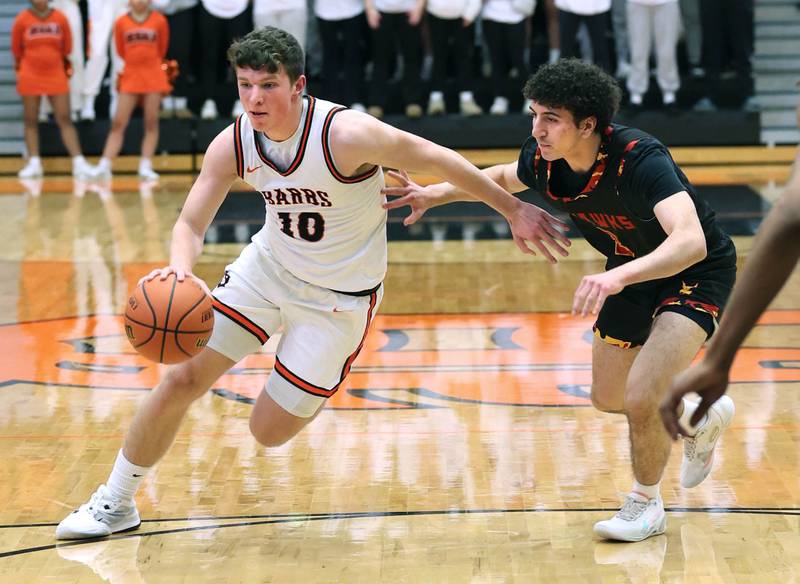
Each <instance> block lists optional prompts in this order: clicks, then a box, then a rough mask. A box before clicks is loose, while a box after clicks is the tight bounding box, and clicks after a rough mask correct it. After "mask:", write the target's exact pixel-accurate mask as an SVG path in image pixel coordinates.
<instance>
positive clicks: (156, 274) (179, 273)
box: [137, 266, 211, 295]
mask: <svg viewBox="0 0 800 584" xmlns="http://www.w3.org/2000/svg"><path fill="white" fill-rule="evenodd" d="M170 274H175V278H177V280H178V282H183V281H184V280H185V279H186V277H187V276H188V277H190V278H192V279H193V280H194V281H195V282H197V283H198V285H199V286H200V288H202V289H203V291H204V292H205V293H206V294H209V295H210V294H211V290H209V289H208V286H207V285H206V283H205V282H204V281H203V280H201V279H200V278H198V277H197V276H195V275H194V274H193V273H192V272H190V271H189V270H185V269H183V268H175V267H173V266H165V267H163V268H156V269H155V270H153V271H152V272H150V273H149V274H147V275H146V276H144V277H143V278H141V279H140V280H139V282H138V284H137V285H141V284H142V282H148V281H150V280H153V279H155V278H160V279H161V280H166V279H167V278H168V277H169V275H170Z"/></svg>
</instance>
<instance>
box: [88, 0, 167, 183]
mask: <svg viewBox="0 0 800 584" xmlns="http://www.w3.org/2000/svg"><path fill="white" fill-rule="evenodd" d="M129 5H130V12H128V13H127V14H124V15H123V16H121V17H120V18H119V19H117V22H116V23H115V24H114V41H115V43H116V47H117V53H118V54H119V55H120V57H122V60H123V63H124V65H123V69H122V72H121V73H120V76H119V97H118V103H117V111H116V113H115V114H114V119H113V121H112V123H111V131H110V132H109V134H108V137H107V138H106V144H105V146H104V147H103V157H102V158H101V159H100V163H99V164H98V165H97V166H96V167H94V169H92V176H93V177H95V178H110V177H111V162H112V160H113V159H114V158H115V157H116V156H117V154H119V151H120V150H121V149H122V139H123V138H124V136H125V128H126V127H127V126H128V122H129V121H130V119H131V114H133V110H134V109H135V108H136V106H137V105H138V104H139V103H141V104H142V107H143V109H144V136H143V137H142V158H141V160H140V161H139V177H141V178H143V179H147V180H155V179H157V178H158V174H156V173H155V171H154V170H153V165H152V158H153V154H154V153H155V151H156V146H157V145H158V109H159V106H160V105H161V96H162V94H164V93H169V92H170V91H171V90H172V87H171V86H170V83H169V80H168V79H167V72H166V69H165V68H164V67H163V66H162V65H163V62H164V58H165V57H166V55H167V46H168V45H169V25H168V24H167V19H166V18H165V17H164V15H163V14H161V13H160V12H157V11H155V10H153V9H152V7H151V5H150V0H130V1H129Z"/></svg>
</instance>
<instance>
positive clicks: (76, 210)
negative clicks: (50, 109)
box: [0, 178, 800, 584]
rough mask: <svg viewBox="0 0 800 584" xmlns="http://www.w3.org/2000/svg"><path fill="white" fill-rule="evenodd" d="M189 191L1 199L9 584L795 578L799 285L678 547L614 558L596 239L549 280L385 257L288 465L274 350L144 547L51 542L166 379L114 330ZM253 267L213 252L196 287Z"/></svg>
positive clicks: (250, 367)
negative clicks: (358, 348) (350, 340)
mask: <svg viewBox="0 0 800 584" xmlns="http://www.w3.org/2000/svg"><path fill="white" fill-rule="evenodd" d="M186 186H187V181H186V180H185V179H180V178H165V179H163V180H162V181H161V184H160V185H159V186H153V185H144V186H143V187H142V188H140V187H139V186H138V184H137V183H136V182H135V181H133V180H131V179H125V178H122V179H119V180H117V179H115V182H114V184H113V188H94V187H89V188H84V186H83V185H77V187H75V185H73V184H72V182H71V180H69V179H64V178H61V179H47V180H46V181H45V182H44V184H43V185H27V187H23V186H22V185H20V184H19V183H17V182H16V181H14V180H11V179H8V180H4V181H3V182H2V191H3V194H0V226H1V227H2V231H1V233H2V236H3V245H2V246H0V299H2V303H0V346H1V347H2V351H0V452H1V453H2V456H0V461H2V464H0V582H15V583H16V582H22V583H28V582H37V583H38V582H58V583H84V582H111V583H115V584H116V583H126V584H128V583H142V582H147V583H161V582H163V583H173V582H191V583H193V584H194V583H199V582H248V583H249V582H269V583H278V582H291V583H296V582H297V583H306V582H309V583H339V582H343V583H351V582H352V583H372V582H393V583H394V582H411V583H428V582H431V583H437V582H448V583H462V582H469V583H495V582H497V583H501V582H502V583H509V582H520V583H521V582H526V583H527V582H548V583H556V582H558V583H560V582H570V583H572V582H575V583H578V582H601V583H607V582H608V583H611V582H637V583H639V582H641V583H655V582H665V583H666V582H669V583H672V582H713V583H730V582H753V583H756V582H758V583H765V582H769V583H772V582H774V583H788V582H798V581H800V294H799V293H798V290H799V289H800V288H799V286H798V284H800V273H795V274H794V275H793V277H792V279H791V281H790V282H789V284H788V285H787V286H786V288H785V290H784V292H783V293H782V294H781V296H780V297H779V298H778V299H777V301H776V302H775V304H774V305H773V306H772V308H771V310H770V311H769V312H768V313H767V314H766V315H765V317H764V319H763V320H762V322H761V323H760V325H759V326H758V327H757V328H756V329H755V331H754V332H753V333H752V334H751V335H750V337H749V338H748V340H747V342H746V346H745V348H744V350H743V351H742V352H741V353H740V356H739V358H738V360H737V362H736V366H735V369H734V376H733V385H732V388H731V395H732V397H733V398H734V399H735V401H736V404H737V413H736V417H735V418H734V422H733V425H732V427H731V428H730V429H729V430H728V431H727V432H726V434H725V436H724V438H723V440H722V443H721V447H720V449H719V451H718V456H717V460H716V468H715V471H714V473H713V474H712V475H711V477H710V478H709V479H708V480H706V481H705V482H704V483H703V484H702V485H700V486H699V487H697V488H695V489H692V490H685V489H682V488H681V487H680V485H679V482H678V471H679V464H680V445H677V446H676V447H675V449H674V451H673V456H672V458H671V460H670V464H669V467H668V468H667V471H666V475H665V478H664V481H663V495H664V499H665V504H666V506H667V507H668V528H667V533H666V534H665V535H663V536H659V537H656V538H652V539H650V540H647V541H645V542H642V543H638V544H612V543H606V542H602V541H598V540H597V539H596V538H595V537H594V536H593V534H592V525H593V524H594V522H595V521H598V520H599V519H603V518H606V517H609V516H610V515H611V514H613V513H614V512H615V511H616V510H617V509H618V507H619V504H620V502H621V500H622V497H623V496H624V494H625V493H626V492H627V491H628V490H629V488H630V485H631V473H630V469H629V463H628V460H629V456H628V442H627V429H626V425H625V422H624V420H623V419H622V418H621V417H619V416H613V415H609V414H602V413H599V412H596V411H594V410H593V409H592V408H591V407H590V402H589V398H588V393H587V391H588V388H589V385H590V381H591V380H590V339H591V334H590V331H591V320H590V319H581V318H573V317H571V316H569V315H568V314H567V311H568V308H569V306H570V304H571V298H572V293H573V290H574V288H575V286H576V285H577V283H578V281H579V279H580V276H581V275H582V274H584V273H587V272H589V271H592V270H594V271H598V270H600V269H602V263H601V262H600V261H599V259H598V256H597V255H596V254H594V253H593V252H592V251H591V250H588V249H587V248H586V247H585V246H584V245H582V244H581V242H576V244H575V246H574V250H573V254H572V256H571V257H570V258H569V259H568V260H567V261H564V262H562V263H561V264H559V265H558V266H555V267H552V266H549V265H548V264H546V263H544V262H542V261H540V260H538V259H535V258H533V259H532V258H529V257H525V256H523V255H522V254H520V253H518V252H517V251H516V250H515V248H514V246H513V244H512V243H511V242H509V241H506V240H501V241H469V240H467V241H438V242H435V243H432V242H394V243H392V244H391V246H390V269H389V275H388V278H387V281H386V296H385V299H384V302H383V305H382V307H381V311H380V316H379V317H378V318H377V320H376V321H375V323H374V325H373V329H372V332H371V334H370V336H369V337H368V341H367V346H366V347H365V349H364V351H363V352H362V355H361V356H360V357H359V359H358V361H357V362H356V365H355V367H354V368H353V371H352V373H351V375H350V377H349V382H348V384H347V385H346V387H344V388H343V389H341V390H340V391H339V392H338V393H337V394H336V395H335V397H334V398H333V399H331V400H330V404H329V406H328V407H327V408H326V410H325V411H323V412H322V413H321V414H320V416H319V417H318V418H317V420H315V421H314V423H313V424H311V425H310V426H309V427H308V428H307V429H306V430H304V431H303V432H302V433H301V434H299V435H298V436H297V437H296V438H295V439H293V440H292V441H290V442H289V443H288V444H286V445H284V446H283V447H280V448H277V449H271V450H267V449H264V448H262V447H260V446H258V445H257V444H256V443H255V441H254V440H253V439H252V438H251V437H250V435H249V432H248V428H247V418H248V413H249V409H250V407H251V406H250V402H251V400H252V398H253V397H254V396H255V395H257V392H258V391H259V390H260V388H261V387H262V385H263V383H264V381H265V379H266V376H267V374H268V373H269V371H270V369H271V364H272V361H273V353H272V351H273V346H274V345H273V343H274V341H275V340H276V338H273V339H272V340H271V341H270V343H269V344H268V345H267V346H266V347H265V348H264V350H263V352H262V353H260V354H257V355H253V356H250V357H248V358H246V359H245V360H244V361H242V362H241V363H240V364H239V365H238V366H237V367H236V368H235V369H234V370H232V371H231V372H230V374H229V375H226V376H225V377H223V378H222V379H221V380H220V381H219V383H218V384H217V385H216V386H215V388H214V389H213V391H212V392H210V393H209V394H208V395H207V396H206V397H204V398H202V399H201V400H199V401H198V402H197V403H196V404H195V406H194V407H193V408H192V409H191V410H190V413H189V415H188V417H187V419H186V421H185V423H184V426H183V427H182V429H181V430H180V432H179V435H178V438H177V441H176V442H175V444H174V446H173V447H172V449H171V450H170V451H169V453H168V454H167V456H166V457H165V458H164V460H163V461H162V462H161V463H160V464H159V465H158V466H157V467H156V468H155V469H154V471H153V472H152V473H151V474H150V475H149V476H148V478H147V479H146V481H145V483H144V485H143V488H142V489H141V490H140V492H139V494H138V496H137V502H138V505H139V510H140V512H141V514H142V518H143V523H142V526H141V528H140V529H139V530H138V531H135V532H132V533H129V534H123V535H118V536H115V537H112V538H110V539H108V540H105V541H96V542H77V543H60V544H57V543H56V541H55V540H54V528H55V525H56V524H57V522H58V521H59V520H60V519H62V518H63V517H64V515H66V514H67V513H68V512H69V511H71V510H72V509H73V508H74V507H76V506H77V505H79V504H81V503H83V502H84V501H85V500H86V499H87V498H88V496H89V494H90V493H91V492H92V491H93V489H94V488H95V486H96V485H97V484H98V483H99V482H102V481H104V480H105V478H106V477H107V475H108V472H109V470H110V468H111V464H112V463H113V460H114V456H115V453H116V451H117V450H118V448H119V447H120V444H121V440H122V437H123V433H124V430H125V429H126V428H127V426H128V425H129V423H130V421H131V417H132V416H133V413H134V411H135V408H136V406H137V404H138V403H139V402H140V400H141V399H142V398H143V396H144V395H145V392H147V391H148V390H149V388H150V387H151V386H152V385H153V384H154V383H155V381H156V379H157V378H158V376H159V374H160V373H161V372H162V369H161V367H159V366H155V365H153V364H151V363H149V362H146V361H144V360H143V359H141V358H140V357H138V356H137V355H135V354H134V353H133V352H132V350H131V349H130V347H129V346H128V345H127V342H126V340H125V339H124V335H123V332H122V328H121V325H120V316H119V315H120V313H121V311H122V307H123V305H124V302H125V300H126V299H127V296H128V294H129V292H130V290H131V289H132V287H133V286H134V285H135V282H136V281H137V280H138V278H139V277H140V276H141V275H143V274H145V273H146V272H148V271H149V270H151V269H152V268H154V267H158V266H161V265H163V264H164V263H165V259H166V257H167V255H166V254H167V244H168V238H169V230H170V228H171V226H172V224H173V222H174V220H175V218H176V216H177V213H178V211H179V209H180V206H181V203H182V200H183V197H184V196H185V192H186ZM750 244H751V242H750V239H749V238H738V239H737V245H738V247H739V251H740V254H741V255H742V256H744V255H746V252H747V249H748V248H749V246H750ZM239 249H240V246H239V245H236V244H217V245H209V246H207V248H206V252H205V254H204V255H203V257H202V259H201V263H200V264H199V266H198V269H197V272H198V274H199V275H200V276H202V277H203V278H204V279H206V281H207V282H209V283H210V284H213V283H214V282H216V281H217V279H218V278H219V277H220V275H221V273H222V269H223V267H224V266H225V264H226V263H227V262H228V261H230V260H231V259H232V258H233V257H235V255H236V253H237V252H238V250H239Z"/></svg>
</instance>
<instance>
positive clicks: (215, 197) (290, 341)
mask: <svg viewBox="0 0 800 584" xmlns="http://www.w3.org/2000/svg"><path fill="white" fill-rule="evenodd" d="M228 58H229V60H230V62H231V65H232V66H233V67H234V69H235V71H236V78H237V83H238V86H239V96H240V99H241V101H242V104H243V105H244V107H245V110H246V113H245V114H244V115H242V116H240V117H239V118H238V119H237V120H236V122H235V123H234V124H233V125H232V126H229V127H228V128H227V129H225V130H223V131H222V132H221V133H220V134H219V135H218V136H217V137H216V138H215V139H214V140H213V142H212V143H211V145H210V146H209V147H208V150H207V151H206V155H205V158H204V160H203V166H202V169H201V171H200V176H199V177H198V179H197V181H196V182H195V183H194V185H193V186H192V188H191V190H190V192H189V195H188V197H187V199H186V203H185V205H184V207H183V210H182V211H181V214H180V217H179V218H178V220H177V222H176V224H175V227H174V229H173V233H172V246H171V252H170V263H169V266H167V267H165V268H162V269H160V270H155V271H154V272H152V273H151V274H150V275H149V276H148V278H154V277H161V278H165V277H166V276H167V275H168V274H170V273H175V274H176V275H177V277H178V279H179V280H183V279H184V278H187V277H191V278H194V277H195V276H193V275H192V266H193V265H194V263H195V261H196V260H197V258H198V256H199V255H200V253H201V251H202V248H203V238H204V234H205V232H206V230H207V229H208V227H209V225H210V224H211V221H212V219H213V218H214V215H215V214H216V212H217V210H218V209H219V207H220V205H221V204H222V202H223V200H224V199H225V196H226V195H227V193H228V190H229V188H230V187H231V185H232V184H233V182H234V181H235V180H236V178H237V177H240V178H242V179H244V180H245V181H246V182H248V183H249V184H251V185H252V186H253V187H254V188H255V189H256V190H257V191H258V192H260V193H261V196H262V197H263V198H264V201H265V203H266V225H265V226H264V228H263V229H262V230H261V231H260V232H258V233H257V234H256V235H255V236H253V239H252V243H251V244H250V245H248V246H247V247H246V248H245V249H244V250H243V251H242V253H241V255H240V256H239V257H238V258H237V259H236V260H235V261H234V262H233V263H232V264H230V265H229V266H228V267H227V269H226V270H225V274H224V276H223V278H222V281H221V282H220V283H219V285H218V286H217V287H216V289H215V290H214V292H213V296H214V307H215V309H216V311H217V314H216V318H215V320H214V333H213V335H212V338H211V340H210V341H209V343H208V345H207V347H206V348H205V349H204V350H203V351H202V352H200V353H199V354H198V355H197V356H195V357H193V358H192V359H190V360H188V361H186V362H184V363H181V364H179V365H176V366H174V367H172V368H170V369H169V370H168V371H167V373H166V375H165V376H164V378H163V379H162V380H161V382H160V383H159V384H158V386H157V387H156V388H155V389H154V390H153V391H152V392H151V393H150V394H148V396H147V398H145V400H144V403H143V404H142V405H141V406H140V408H139V411H138V412H137V414H136V416H135V417H134V420H133V422H132V425H131V428H130V429H129V431H128V433H127V436H126V438H125V443H124V446H123V448H122V449H121V450H120V451H119V454H118V455H117V460H116V463H115V464H114V468H113V470H112V472H111V475H110V477H109V478H108V481H107V482H106V484H104V485H101V486H100V487H99V488H98V490H97V491H96V492H95V493H94V494H93V495H92V497H91V499H90V500H89V502H88V503H86V504H84V505H82V506H81V507H80V508H79V509H78V510H76V511H75V512H73V513H72V514H70V515H69V516H68V517H67V518H66V519H64V520H63V521H62V522H61V523H60V524H59V526H58V528H57V529H56V537H57V538H59V539H81V538H90V537H100V536H105V535H109V534H111V533H116V532H120V531H124V530H128V529H135V528H136V527H138V526H139V523H140V520H139V514H138V512H137V510H136V506H135V504H134V501H133V495H134V493H135V492H136V489H137V488H138V486H139V483H140V482H141V480H142V478H143V477H144V476H145V475H146V474H147V472H148V470H149V468H150V467H151V466H153V465H154V464H155V463H156V462H157V461H158V460H159V459H160V458H161V457H162V456H163V455H164V453H165V452H166V451H167V449H168V448H169V446H170V444H171V443H172V441H173V440H174V438H175V433H176V432H177V430H178V426H179V425H180V423H181V420H182V419H183V417H184V415H185V414H186V411H187V410H188V408H189V406H190V405H191V403H192V402H193V401H194V400H196V399H198V398H199V397H201V396H202V395H203V394H205V393H206V391H208V389H209V388H210V387H211V385H212V384H213V383H214V382H215V381H216V380H217V379H218V378H219V377H220V376H222V375H223V374H224V373H225V372H226V371H228V369H230V368H231V367H233V366H234V365H235V364H236V362H237V361H239V360H240V359H242V358H243V357H245V356H246V355H248V354H250V353H253V352H255V351H257V350H258V349H259V348H260V347H261V345H262V344H264V343H265V342H266V341H267V339H268V338H269V337H270V336H271V335H273V334H274V333H275V332H276V330H277V329H278V327H279V326H280V325H281V324H282V325H283V334H282V336H281V341H280V343H279V344H278V348H277V351H276V359H275V366H274V369H273V371H272V373H271V374H270V376H269V379H268V381H267V383H266V386H265V388H264V391H262V392H260V395H259V397H258V399H257V400H256V403H255V406H254V407H253V411H252V414H251V417H250V431H251V432H252V434H253V436H254V437H255V438H256V440H258V442H260V443H261V444H263V445H265V446H278V445H281V444H283V443H284V442H286V441H287V440H289V439H290V438H292V437H293V436H294V435H295V434H297V433H298V432H299V431H300V430H301V429H302V428H303V427H304V426H305V425H306V424H308V423H309V422H310V421H311V420H312V419H313V418H314V416H315V415H316V414H317V413H318V412H319V411H320V409H321V407H322V406H323V405H324V403H325V400H326V399H327V398H328V397H330V396H331V395H333V394H334V393H335V392H336V390H337V389H338V388H339V387H340V385H341V383H342V381H343V380H344V379H345V377H346V375H347V373H348V372H349V370H350V367H351V365H352V363H353V360H354V359H355V357H356V356H357V355H358V352H359V350H360V349H361V347H362V345H363V342H364V338H365V336H366V334H367V330H368V328H369V325H370V322H371V321H372V319H373V317H374V316H375V312H376V311H377V309H378V305H379V304H380V301H381V297H382V295H383V288H382V281H383V278H384V274H385V271H386V255H387V247H386V210H385V209H384V208H383V205H384V204H385V202H386V201H385V197H384V195H383V194H382V192H381V189H382V188H383V187H384V181H383V172H382V169H381V166H388V167H394V168H404V169H409V170H412V171H417V172H424V173H428V174H434V175H437V176H441V177H442V178H444V179H445V180H447V181H449V182H451V183H454V184H456V185H458V186H459V187H460V188H461V189H463V190H465V191H468V192H470V193H472V194H473V195H474V196H475V197H476V198H478V199H480V200H482V201H484V202H486V203H487V204H489V205H491V206H492V207H493V208H495V209H497V210H498V211H499V212H501V213H502V214H503V215H504V216H505V217H506V218H507V219H508V221H509V223H510V225H511V230H512V233H513V235H514V239H515V242H516V243H517V245H518V246H519V247H520V249H522V250H523V251H525V252H526V253H533V251H532V250H531V249H530V248H528V247H527V245H526V241H528V242H531V243H532V244H533V245H534V246H535V247H537V248H538V249H539V251H540V252H541V253H543V254H544V255H545V256H546V257H548V258H549V259H551V261H555V259H554V258H553V256H552V254H551V253H550V251H549V249H548V246H549V247H550V248H551V249H553V250H554V251H556V252H558V253H561V254H562V255H566V253H567V252H566V249H565V248H564V247H563V246H566V245H568V244H569V240H568V239H567V238H566V237H565V236H564V235H563V234H562V230H563V229H564V227H565V226H564V224H563V223H561V222H560V221H559V220H557V219H555V218H553V217H551V216H550V215H548V214H547V213H545V212H544V211H542V210H540V209H538V208H537V207H534V206H532V205H528V204H526V203H523V202H521V201H519V200H518V199H516V198H515V197H513V196H512V195H510V194H508V193H507V192H506V191H505V190H503V188H502V187H501V186H500V185H498V184H496V183H495V182H494V181H492V180H491V179H489V178H487V177H485V176H484V175H483V174H482V173H481V172H479V171H478V169H476V168H475V167H474V166H472V165H471V164H469V163H468V162H467V161H466V160H465V159H464V158H462V157H461V156H460V155H458V154H456V153H455V152H453V151H451V150H448V149H446V148H443V147H441V146H437V145H435V144H433V143H431V142H428V141H427V140H424V139H422V138H419V137H416V136H413V135H411V134H408V133H406V132H402V131H400V130H398V129H396V128H393V127H391V126H388V125H386V124H384V123H383V122H380V121H379V120H376V119H375V118H373V117H371V116H369V115H366V114H364V113H360V112H355V111H351V110H347V109H345V108H343V107H340V106H337V105H335V104H333V103H330V102H326V101H323V100H320V99H315V98H313V97H311V96H304V95H303V93H304V89H305V84H306V78H305V76H304V75H303V63H304V56H303V51H302V49H301V47H300V45H299V44H298V42H297V41H296V40H295V38H294V37H293V36H291V35H290V34H289V33H287V32H284V31H282V30H280V29H277V28H273V27H265V28H262V29H258V30H255V31H253V32H251V33H249V34H248V35H246V36H245V37H244V38H243V39H241V40H239V41H235V42H234V43H233V44H232V46H231V48H230V49H229V52H228ZM201 284H202V283H201ZM309 347H313V350H311V351H310V350H308V349H309Z"/></svg>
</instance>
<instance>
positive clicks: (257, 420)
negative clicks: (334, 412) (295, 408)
mask: <svg viewBox="0 0 800 584" xmlns="http://www.w3.org/2000/svg"><path fill="white" fill-rule="evenodd" d="M272 375H275V373H272ZM323 407H324V406H323ZM321 411H322V407H320V408H319V409H318V410H317V412H316V413H315V414H314V415H313V416H309V417H308V418H300V417H298V416H295V415H294V414H290V413H289V412H287V411H286V410H284V409H283V408H282V407H281V406H279V405H278V404H277V403H275V400H273V399H272V398H271V397H270V396H269V394H268V393H267V392H266V391H262V392H261V393H260V394H259V395H258V399H257V400H256V405H255V407H254V408H253V412H252V414H250V432H251V433H252V434H253V436H254V437H255V439H256V440H258V441H259V442H260V443H261V444H262V445H264V446H280V445H281V444H284V443H285V442H288V441H289V440H290V439H291V438H292V437H293V436H295V435H296V434H297V433H298V432H299V431H300V430H302V429H303V428H305V427H306V426H307V425H308V424H309V422H311V420H313V419H314V418H316V417H317V415H319V413H320V412H321Z"/></svg>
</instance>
